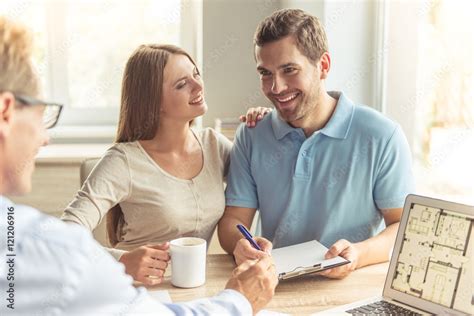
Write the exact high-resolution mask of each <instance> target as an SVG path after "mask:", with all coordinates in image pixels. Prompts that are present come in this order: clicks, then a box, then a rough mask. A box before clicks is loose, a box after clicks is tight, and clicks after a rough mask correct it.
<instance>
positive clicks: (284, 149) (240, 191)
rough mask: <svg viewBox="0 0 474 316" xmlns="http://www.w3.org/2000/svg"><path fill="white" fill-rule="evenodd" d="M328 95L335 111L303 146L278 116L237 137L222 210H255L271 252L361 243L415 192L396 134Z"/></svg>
mask: <svg viewBox="0 0 474 316" xmlns="http://www.w3.org/2000/svg"><path fill="white" fill-rule="evenodd" d="M330 94H331V96H333V97H334V98H336V99H338V102H337V105H336V109H335V111H334V113H333V115H332V116H331V118H330V120H329V121H328V123H327V124H326V126H325V127H324V128H322V129H321V130H319V131H317V132H315V133H314V134H313V135H311V136H310V137H308V138H306V136H305V135H304V132H303V130H302V129H300V128H293V127H291V126H290V125H289V124H287V123H286V122H285V121H283V120H282V119H281V118H280V117H279V115H278V113H277V111H273V112H272V113H271V114H269V115H267V116H266V117H265V118H264V119H263V120H262V121H260V122H259V123H258V124H257V126H256V127H255V128H247V127H246V126H245V125H241V126H240V127H239V129H238V131H237V135H236V139H235V144H234V147H233V149H232V152H231V156H230V157H231V158H230V169H229V174H228V177H227V189H226V204H227V205H228V206H238V207H248V208H257V209H259V210H260V214H261V223H262V235H263V236H264V237H265V238H267V239H269V240H271V241H272V242H273V245H274V247H275V248H278V247H283V246H288V245H293V244H297V243H301V242H305V241H309V240H313V239H316V240H319V241H320V242H321V243H322V244H324V245H325V246H326V247H329V246H331V245H332V244H333V243H334V242H335V241H337V240H339V239H341V238H344V239H347V240H349V241H351V242H358V241H362V240H365V239H367V238H369V237H372V236H374V235H376V234H377V233H378V232H380V231H381V230H382V229H383V228H384V227H385V224H384V221H383V216H382V213H381V210H383V209H390V208H400V207H403V204H404V201H405V197H406V196H407V194H409V193H412V192H413V191H414V181H413V174H412V163H411V154H410V149H409V146H408V143H407V140H406V138H405V136H404V134H403V132H402V130H401V128H400V126H399V125H398V124H396V123H395V122H393V121H391V120H390V119H388V118H386V117H385V116H383V115H382V114H380V113H379V112H377V111H375V110H373V109H371V108H369V107H367V106H361V105H355V104H354V103H353V102H352V101H351V100H349V99H348V98H347V97H346V96H345V95H344V94H343V93H339V92H330Z"/></svg>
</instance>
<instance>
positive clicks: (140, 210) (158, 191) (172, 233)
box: [62, 128, 232, 258]
mask: <svg viewBox="0 0 474 316" xmlns="http://www.w3.org/2000/svg"><path fill="white" fill-rule="evenodd" d="M194 133H195V136H196V138H197V140H198V141H199V143H200V145H201V148H202V149H203V157H204V162H203V167H202V169H201V171H200V173H199V174H198V175H197V176H196V177H194V178H193V179H191V180H186V179H180V178H177V177H174V176H173V175H171V174H169V173H168V172H166V171H165V170H163V169H162V168H160V166H159V165H158V164H157V163H156V162H155V161H154V160H153V159H152V158H151V157H150V156H149V155H148V154H147V152H146V151H145V150H144V149H143V147H142V146H141V145H140V143H139V142H138V141H135V142H130V143H116V144H114V145H113V146H112V147H111V148H109V149H108V150H107V152H106V153H105V154H104V156H103V157H102V158H101V159H100V161H99V162H98V163H97V165H96V166H95V167H94V169H93V170H92V172H91V174H90V175H89V177H88V178H87V180H86V181H85V182H84V184H83V186H82V188H81V189H80V190H79V191H78V192H77V194H76V196H75V197H74V199H73V201H72V202H71V203H70V204H69V205H68V206H67V207H66V209H65V211H64V214H63V216H62V219H63V220H66V221H72V222H76V223H78V224H81V225H84V226H86V227H87V228H89V229H90V230H93V229H94V228H95V227H96V226H97V225H98V224H99V223H100V221H101V220H102V219H103V218H104V217H105V215H106V214H107V212H108V211H109V210H110V209H111V208H112V207H113V206H114V205H116V204H120V207H121V208H122V212H123V216H124V224H123V226H122V228H121V231H120V232H119V234H120V239H119V243H118V244H117V246H116V248H118V249H122V250H132V249H134V248H136V247H139V246H142V245H145V244H150V243H160V242H164V241H169V240H171V239H174V238H178V237H185V236H193V237H200V238H204V239H206V240H207V241H208V244H209V242H210V239H211V237H212V235H213V232H214V229H215V227H216V225H217V222H218V221H219V219H220V218H221V216H222V214H223V212H224V208H225V197H224V185H223V179H224V176H225V175H226V172H227V168H228V164H229V154H230V150H231V147H232V143H231V142H230V141H229V140H228V139H227V138H225V137H224V136H223V135H221V134H219V133H217V132H215V131H214V130H213V129H211V128H206V129H204V130H202V131H200V132H194ZM111 254H112V255H114V256H115V257H116V258H117V257H119V256H120V255H121V253H120V252H118V253H117V252H116V253H113V251H111Z"/></svg>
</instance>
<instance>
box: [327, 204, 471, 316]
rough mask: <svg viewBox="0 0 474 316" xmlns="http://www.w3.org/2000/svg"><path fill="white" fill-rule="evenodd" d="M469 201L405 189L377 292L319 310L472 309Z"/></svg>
mask: <svg viewBox="0 0 474 316" xmlns="http://www.w3.org/2000/svg"><path fill="white" fill-rule="evenodd" d="M473 228H474V206H469V205H463V204H458V203H453V202H448V201H442V200H437V199H433V198H428V197H423V196H417V195H409V196H407V199H406V201H405V206H404V209H403V215H402V218H401V220H400V226H399V228H398V233H397V239H396V241H395V246H394V249H393V254H392V258H391V260H390V266H389V269H388V275H387V278H386V279H385V286H384V289H383V294H382V296H379V297H373V298H370V299H367V300H363V301H358V302H355V303H351V304H347V305H343V306H339V307H336V308H333V309H329V310H325V311H322V312H321V313H318V314H320V315H327V314H339V315H431V314H436V315H474V295H473V288H474V286H473V285H474V278H473V269H474V261H473V259H472V252H473V251H474V244H473V242H474V231H473V230H474V229H473Z"/></svg>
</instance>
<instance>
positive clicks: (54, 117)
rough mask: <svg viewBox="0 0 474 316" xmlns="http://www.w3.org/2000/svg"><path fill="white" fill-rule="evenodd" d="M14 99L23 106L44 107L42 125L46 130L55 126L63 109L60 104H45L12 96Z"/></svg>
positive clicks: (36, 100) (20, 96) (30, 98)
mask: <svg viewBox="0 0 474 316" xmlns="http://www.w3.org/2000/svg"><path fill="white" fill-rule="evenodd" d="M13 95H14V96H15V98H16V99H17V100H18V101H19V102H20V103H21V104H23V105H44V106H45V110H44V114H43V124H44V127H45V128H46V129H49V128H53V127H54V126H56V124H57V123H58V120H59V116H60V115H61V111H62V109H63V105H62V104H58V103H52V102H45V101H41V100H38V99H35V98H32V97H28V96H24V95H18V94H13Z"/></svg>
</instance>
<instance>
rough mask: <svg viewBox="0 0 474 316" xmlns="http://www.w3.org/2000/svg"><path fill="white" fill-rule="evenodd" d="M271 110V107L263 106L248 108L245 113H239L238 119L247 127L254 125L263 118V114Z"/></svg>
mask: <svg viewBox="0 0 474 316" xmlns="http://www.w3.org/2000/svg"><path fill="white" fill-rule="evenodd" d="M271 111H272V109H271V108H264V107H261V106H259V107H257V108H250V109H248V110H247V114H245V115H241V116H240V117H239V120H240V121H241V122H243V123H245V122H246V123H247V126H248V127H255V126H256V125H257V122H258V121H260V120H261V119H263V117H264V116H265V115H267V114H268V113H270V112H271Z"/></svg>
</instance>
